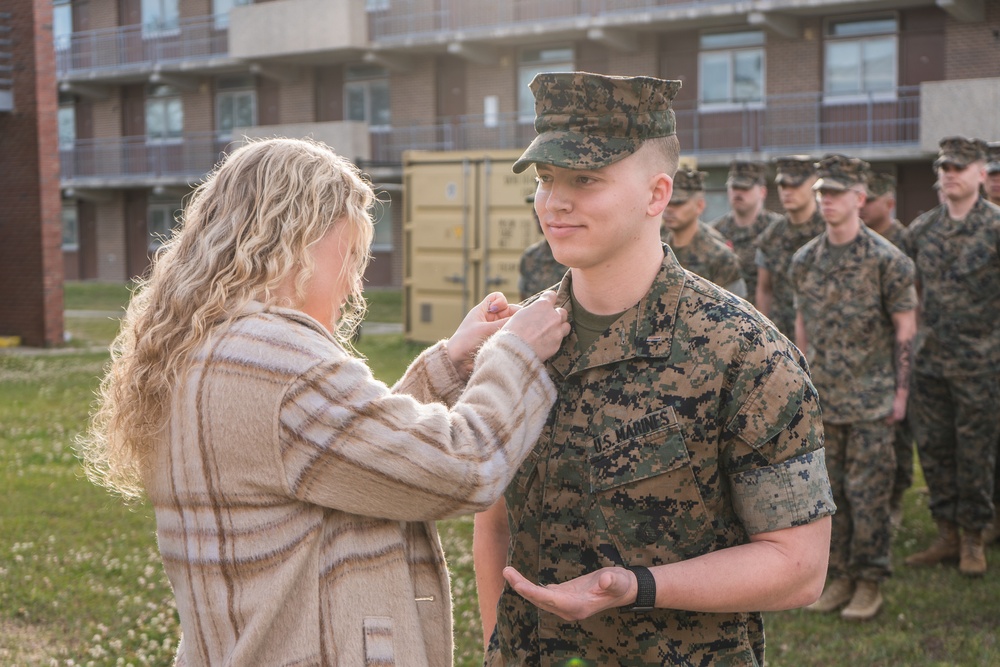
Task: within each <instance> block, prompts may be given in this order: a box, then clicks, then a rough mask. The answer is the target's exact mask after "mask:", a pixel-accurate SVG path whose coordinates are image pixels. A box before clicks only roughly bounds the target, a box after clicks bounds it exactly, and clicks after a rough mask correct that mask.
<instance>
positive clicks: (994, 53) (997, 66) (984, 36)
mask: <svg viewBox="0 0 1000 667" xmlns="http://www.w3.org/2000/svg"><path fill="white" fill-rule="evenodd" d="M984 5H985V10H984V11H985V20H984V21H982V22H978V21H977V22H972V23H959V22H958V21H956V20H954V19H948V22H947V24H946V25H945V35H946V37H945V39H946V40H947V48H946V49H945V68H944V72H945V78H946V79H979V78H988V77H1000V57H998V56H1000V37H998V36H997V35H998V34H1000V32H998V31H1000V2H986V3H984Z"/></svg>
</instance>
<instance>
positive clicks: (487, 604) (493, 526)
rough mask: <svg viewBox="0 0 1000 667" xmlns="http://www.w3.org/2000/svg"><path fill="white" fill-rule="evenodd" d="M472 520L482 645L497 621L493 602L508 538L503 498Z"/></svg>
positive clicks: (500, 588) (500, 585) (499, 588)
mask: <svg viewBox="0 0 1000 667" xmlns="http://www.w3.org/2000/svg"><path fill="white" fill-rule="evenodd" d="M474 521H475V524H474V526H475V527H474V531H473V535H472V559H473V564H474V565H475V569H476V592H477V595H478V598H479V616H480V618H481V619H482V623H483V648H484V649H485V647H486V646H487V645H488V644H489V641H490V635H491V634H493V628H494V627H495V626H496V622H497V603H498V602H500V593H501V592H502V591H503V587H504V578H503V568H504V566H505V565H506V564H507V546H508V544H509V542H510V531H509V530H508V528H507V507H506V505H505V504H504V501H503V500H500V501H498V502H497V503H496V504H495V505H494V506H493V507H491V508H490V509H488V510H486V511H485V512H480V513H479V514H477V515H476V516H475V520H474Z"/></svg>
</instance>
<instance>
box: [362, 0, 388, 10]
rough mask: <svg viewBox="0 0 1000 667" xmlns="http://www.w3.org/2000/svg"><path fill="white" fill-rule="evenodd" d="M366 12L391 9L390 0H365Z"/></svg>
mask: <svg viewBox="0 0 1000 667" xmlns="http://www.w3.org/2000/svg"><path fill="white" fill-rule="evenodd" d="M365 11H366V12H385V11H389V0H365Z"/></svg>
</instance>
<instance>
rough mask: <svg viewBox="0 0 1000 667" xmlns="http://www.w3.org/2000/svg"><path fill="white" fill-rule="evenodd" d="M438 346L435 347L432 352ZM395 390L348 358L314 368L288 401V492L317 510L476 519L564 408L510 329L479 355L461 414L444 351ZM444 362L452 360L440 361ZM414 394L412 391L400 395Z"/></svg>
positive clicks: (427, 358)
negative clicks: (447, 397) (555, 408)
mask: <svg viewBox="0 0 1000 667" xmlns="http://www.w3.org/2000/svg"><path fill="white" fill-rule="evenodd" d="M435 348H436V349H435ZM435 348H432V349H431V350H430V351H428V353H427V354H425V355H421V357H418V359H417V360H416V361H415V362H414V367H411V369H410V370H409V371H408V372H407V374H406V375H405V376H404V379H403V380H402V381H401V382H400V384H399V385H397V387H396V389H395V390H392V389H389V388H388V387H387V386H386V385H384V384H382V383H381V382H379V381H377V380H376V379H374V378H373V377H372V375H371V372H370V371H369V369H368V368H367V366H365V364H364V363H362V362H361V361H358V360H357V359H353V358H351V357H349V356H347V355H343V356H340V357H338V358H336V359H332V360H330V361H328V362H325V363H323V364H320V365H319V366H317V367H314V368H313V369H312V370H311V371H310V372H308V373H306V374H305V375H304V376H303V377H301V378H300V379H299V380H298V381H297V382H296V383H294V384H293V385H292V386H291V387H290V389H289V390H288V392H287V393H286V395H285V399H284V402H283V404H282V407H281V416H280V440H281V449H282V452H281V456H282V462H283V466H284V471H285V477H286V482H287V486H288V492H289V493H290V494H291V495H293V496H294V497H296V498H298V499H300V500H302V501H304V502H308V503H312V504H315V505H320V506H324V507H330V508H333V509H338V510H342V511H345V512H350V513H353V514H359V515H366V516H373V517H379V518H385V519H396V520H404V521H421V520H436V519H440V518H444V517H447V516H452V515H456V514H463V513H469V512H475V511H479V510H483V509H486V508H487V507H489V506H490V505H492V504H493V503H494V502H495V501H496V500H497V499H498V498H499V497H500V495H501V494H502V493H503V490H504V488H505V487H506V486H507V484H508V483H509V482H510V480H511V478H512V477H513V475H514V472H515V471H516V470H517V467H518V466H519V465H520V463H521V461H522V460H523V459H524V457H525V456H527V454H528V452H529V451H530V450H531V448H532V447H533V446H534V444H535V440H536V439H537V438H538V435H539V433H540V432H541V429H542V426H543V425H544V423H545V420H546V418H547V416H548V413H549V410H550V408H551V407H552V404H553V403H554V401H555V387H554V385H553V384H552V381H551V380H550V379H549V377H548V374H547V373H546V371H545V367H544V365H543V364H542V362H541V361H540V360H539V359H538V357H537V355H535V353H534V351H533V350H532V349H531V348H530V347H529V346H528V345H527V344H526V343H524V342H523V341H522V340H521V339H520V338H518V337H517V336H515V335H513V334H509V333H506V332H501V333H499V334H497V335H495V336H493V337H492V338H491V339H490V340H488V341H487V342H486V343H485V344H484V345H483V347H482V349H481V350H480V352H479V354H478V356H477V361H476V366H475V368H474V370H473V372H472V375H471V376H470V378H469V381H468V384H467V385H466V387H465V389H464V391H462V392H461V394H460V395H459V396H458V397H457V400H456V401H455V402H454V405H453V406H452V407H450V408H449V407H448V406H446V405H445V404H443V403H440V402H430V403H422V402H420V401H419V400H417V399H416V398H414V396H412V395H409V394H417V395H420V396H421V397H427V396H430V395H432V394H434V393H436V392H437V393H443V394H448V393H449V392H451V391H453V390H454V386H453V385H454V383H455V382H460V381H459V380H458V378H457V374H455V372H454V369H453V368H452V369H451V370H450V372H451V373H452V374H455V377H453V378H448V377H444V378H442V377H439V376H438V372H439V371H443V369H442V368H440V366H439V365H440V364H443V363H447V364H448V366H450V361H448V359H447V357H446V356H444V354H445V353H444V350H443V348H441V347H440V346H435ZM442 357H443V359H442ZM404 391H408V392H409V394H408V393H403V392H404Z"/></svg>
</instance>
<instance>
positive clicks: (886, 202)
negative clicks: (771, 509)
mask: <svg viewBox="0 0 1000 667" xmlns="http://www.w3.org/2000/svg"><path fill="white" fill-rule="evenodd" d="M867 190H868V198H867V199H866V200H865V205H864V206H862V207H861V221H862V222H864V223H865V225H866V226H867V227H868V229H870V230H872V231H873V232H876V233H878V234H880V235H881V236H882V237H883V238H885V239H886V240H888V241H889V242H890V243H892V244H893V245H894V246H896V247H897V248H900V249H902V248H903V235H904V234H905V233H906V226H905V225H903V223H901V222H900V221H899V220H897V219H896V218H894V217H893V213H894V212H895V209H896V178H895V177H894V176H893V175H892V174H889V173H886V172H884V171H883V172H877V171H872V172H870V173H869V175H868V184H867ZM893 449H894V451H895V452H896V474H895V475H894V476H893V481H892V493H891V495H890V496H889V511H890V514H891V515H892V524H893V526H894V527H897V528H898V527H899V526H900V525H902V523H903V493H904V492H905V491H906V490H907V489H908V488H910V486H912V485H913V433H912V432H911V431H910V427H909V422H908V421H907V420H905V419H904V420H902V421H899V422H896V437H895V440H894V446H893Z"/></svg>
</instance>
